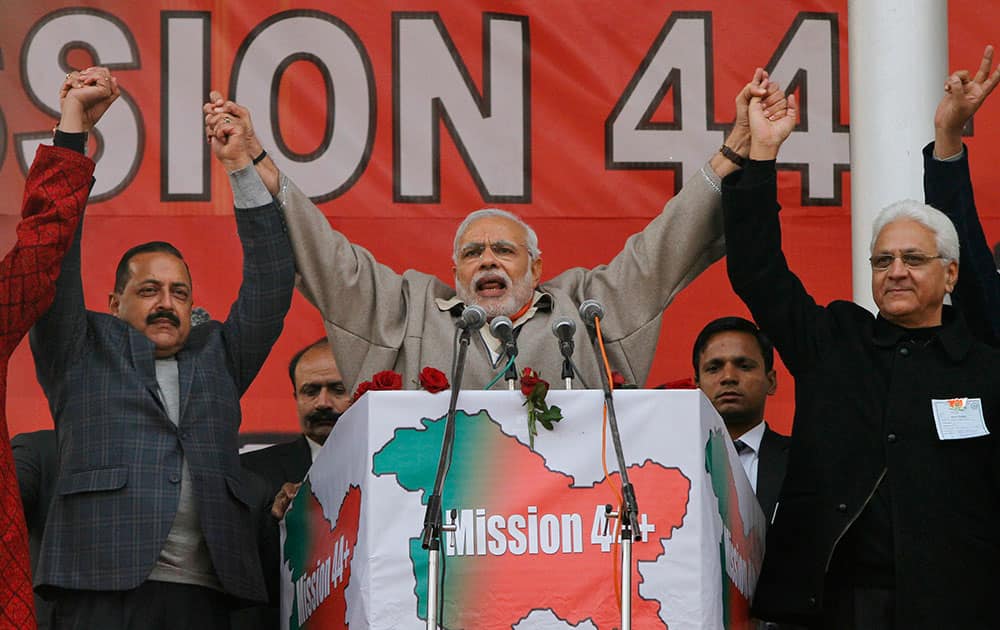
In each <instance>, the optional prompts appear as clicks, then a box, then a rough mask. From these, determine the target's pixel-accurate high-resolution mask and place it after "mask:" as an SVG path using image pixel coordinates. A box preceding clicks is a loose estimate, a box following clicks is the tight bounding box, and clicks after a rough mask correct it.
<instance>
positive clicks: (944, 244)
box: [868, 199, 959, 264]
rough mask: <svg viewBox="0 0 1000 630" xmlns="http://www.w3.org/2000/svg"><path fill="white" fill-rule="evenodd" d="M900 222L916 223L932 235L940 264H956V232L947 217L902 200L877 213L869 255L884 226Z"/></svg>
mask: <svg viewBox="0 0 1000 630" xmlns="http://www.w3.org/2000/svg"><path fill="white" fill-rule="evenodd" d="M902 220H911V221H916V222H917V223H919V224H920V225H922V226H924V227H925V228H927V229H928V230H930V231H931V232H933V233H934V240H935V241H936V243H937V249H938V251H937V255H938V256H940V257H941V262H942V263H945V264H947V262H948V261H949V260H954V261H955V262H956V263H957V262H958V250H959V247H958V232H956V231H955V226H954V225H953V224H952V222H951V219H949V218H948V216H947V215H946V214H945V213H943V212H941V211H940V210H938V209H937V208H933V207H931V206H928V205H927V204H925V203H920V202H919V201H914V200H913V199H904V200H902V201H897V202H896V203H894V204H891V205H888V206H886V207H885V208H883V209H882V211H881V212H879V213H878V216H876V217H875V221H874V222H873V223H872V241H871V244H870V245H869V246H868V252H869V253H870V254H874V253H875V241H876V240H878V235H879V234H881V233H882V230H883V229H885V226H887V225H889V224H890V223H894V222H896V221H902Z"/></svg>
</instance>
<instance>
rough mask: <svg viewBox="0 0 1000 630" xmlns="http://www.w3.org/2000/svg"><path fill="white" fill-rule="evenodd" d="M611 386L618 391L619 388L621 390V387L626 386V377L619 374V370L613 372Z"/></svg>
mask: <svg viewBox="0 0 1000 630" xmlns="http://www.w3.org/2000/svg"><path fill="white" fill-rule="evenodd" d="M611 384H612V385H614V386H615V388H616V389H617V388H619V387H621V386H622V385H624V384H625V377H624V376H622V373H621V372H618V371H617V370H612V371H611Z"/></svg>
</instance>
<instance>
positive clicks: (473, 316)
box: [455, 304, 486, 330]
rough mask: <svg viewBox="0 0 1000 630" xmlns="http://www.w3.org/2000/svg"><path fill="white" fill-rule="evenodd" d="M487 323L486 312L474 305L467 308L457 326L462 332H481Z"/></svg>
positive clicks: (456, 323)
mask: <svg viewBox="0 0 1000 630" xmlns="http://www.w3.org/2000/svg"><path fill="white" fill-rule="evenodd" d="M485 323H486V311H484V310H483V307H481V306H476V305H475V304H472V305H471V306H466V307H465V310H463V311H462V316H461V317H459V318H458V320H457V321H456V322H455V325H456V326H458V327H459V328H461V329H462V330H479V329H480V328H482V327H483V324H485Z"/></svg>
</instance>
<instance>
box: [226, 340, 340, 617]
mask: <svg viewBox="0 0 1000 630" xmlns="http://www.w3.org/2000/svg"><path fill="white" fill-rule="evenodd" d="M288 377H289V378H290V379H291V380H292V388H293V392H294V395H295V405H296V408H297V410H298V415H299V423H300V425H301V427H302V435H300V436H299V437H297V438H295V439H294V440H292V441H290V442H283V443H281V444H275V445H274V446H270V447H268V448H264V449H260V450H257V451H251V452H249V453H244V454H243V455H241V456H240V461H241V463H242V464H243V468H244V469H245V470H247V471H252V473H255V474H256V475H257V476H259V477H260V478H262V479H263V480H264V483H265V485H266V487H267V493H268V494H267V496H268V497H270V498H271V499H272V500H273V504H272V505H270V506H269V507H270V512H271V515H270V516H265V521H267V522H263V523H261V524H260V528H261V532H260V533H259V534H260V535H259V540H260V541H261V542H260V544H261V564H262V565H263V568H264V582H265V583H266V585H267V591H268V597H269V599H270V602H271V603H270V605H269V606H257V607H254V608H248V609H243V610H240V611H237V612H235V613H234V615H233V617H232V619H233V627H234V628H243V629H244V630H255V629H257V628H261V629H264V628H277V627H278V614H279V611H278V604H277V602H278V596H279V586H278V574H279V568H278V562H279V561H280V560H279V558H280V557H281V555H280V551H279V549H278V544H279V543H278V541H279V536H278V532H277V529H278V528H277V524H278V519H280V518H281V517H282V516H283V515H284V513H285V510H287V509H288V506H289V504H290V503H291V499H292V497H294V496H295V493H296V491H298V489H299V485H301V483H302V479H303V478H304V477H305V476H306V473H307V472H308V471H309V467H310V466H312V463H313V460H314V459H315V458H316V454H317V453H319V449H320V448H321V447H322V446H323V444H325V443H326V438H327V436H328V435H330V431H331V430H332V429H333V425H334V424H336V422H337V420H338V419H339V418H340V415H341V414H342V413H344V412H345V411H346V410H347V408H348V407H350V406H351V402H352V401H351V395H350V394H349V393H348V391H347V389H346V387H345V385H344V381H343V379H342V378H341V376H340V370H339V369H337V363H336V362H335V361H334V360H333V352H332V351H331V350H330V342H329V341H328V340H327V339H326V337H324V338H322V339H320V340H318V341H316V342H314V343H312V344H309V345H308V346H306V347H305V348H303V349H301V350H299V351H298V352H297V353H295V356H293V357H292V360H291V361H290V362H289V364H288Z"/></svg>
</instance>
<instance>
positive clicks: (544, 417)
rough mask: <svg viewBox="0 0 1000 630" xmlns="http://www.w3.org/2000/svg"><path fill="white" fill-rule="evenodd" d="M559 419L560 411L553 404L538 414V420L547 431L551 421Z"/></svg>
mask: <svg viewBox="0 0 1000 630" xmlns="http://www.w3.org/2000/svg"><path fill="white" fill-rule="evenodd" d="M560 420H562V412H561V411H560V410H559V407H556V406H555V405H553V406H552V407H551V408H549V409H546V410H545V411H543V412H542V413H541V414H539V415H538V421H539V422H541V423H542V426H543V427H545V428H546V429H548V430H549V431H551V430H552V423H553V422H559V421H560Z"/></svg>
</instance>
